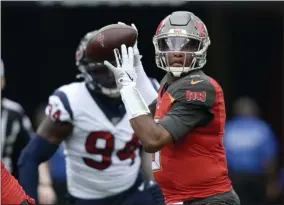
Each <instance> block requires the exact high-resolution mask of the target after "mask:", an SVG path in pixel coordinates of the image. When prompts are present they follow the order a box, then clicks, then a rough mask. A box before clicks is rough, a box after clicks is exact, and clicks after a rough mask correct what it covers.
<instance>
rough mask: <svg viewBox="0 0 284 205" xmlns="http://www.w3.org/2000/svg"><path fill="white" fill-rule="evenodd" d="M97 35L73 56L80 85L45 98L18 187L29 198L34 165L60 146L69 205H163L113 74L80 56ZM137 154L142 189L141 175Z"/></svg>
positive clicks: (21, 166) (86, 39)
mask: <svg viewBox="0 0 284 205" xmlns="http://www.w3.org/2000/svg"><path fill="white" fill-rule="evenodd" d="M101 30H103V28H102V29H100V30H99V31H94V32H90V33H88V34H86V35H85V36H84V38H83V39H82V40H81V42H80V45H79V47H78V50H77V52H76V65H77V66H78V69H79V71H80V72H81V74H82V77H84V79H85V81H84V82H76V83H71V84H69V85H64V86H62V87H60V88H59V89H57V90H56V91H55V92H54V93H53V94H52V95H51V96H50V97H49V105H48V107H47V108H46V114H47V117H46V119H45V120H44V121H43V122H42V124H41V125H40V126H39V128H38V130H37V136H35V137H34V138H33V140H31V142H30V143H29V144H28V146H27V147H26V148H25V150H24V152H23V154H22V155H21V158H20V161H19V170H20V182H21V183H22V184H23V186H24V188H25V190H26V191H27V193H33V194H34V193H35V192H36V190H35V189H36V186H35V185H36V176H37V167H38V165H39V164H40V163H41V162H43V161H46V160H48V159H49V158H50V157H51V156H52V155H53V153H54V152H55V151H56V150H57V148H58V146H59V144H60V143H61V142H62V141H63V143H64V145H65V154H66V164H67V167H66V171H67V185H68V191H69V193H70V195H71V196H70V199H71V200H70V204H79V205H82V204H96V205H105V204H112V205H132V204H137V205H139V204H141V205H144V204H161V205H162V204H164V203H165V202H164V198H163V194H162V191H161V190H160V188H159V187H158V185H156V184H155V183H154V182H153V181H152V180H153V178H154V177H153V174H152V169H151V155H149V154H146V153H145V152H143V151H141V144H140V143H139V141H138V139H137V138H136V137H135V136H134V133H133V130H132V128H131V125H130V123H129V121H128V118H127V117H126V116H125V108H124V106H123V103H122V101H121V97H120V93H119V90H118V89H117V86H116V83H115V78H114V75H113V73H112V72H111V71H110V70H109V69H108V68H107V67H106V66H104V65H103V62H95V61H93V60H91V59H93V56H88V54H87V52H85V51H86V50H87V48H88V46H89V42H90V40H91V39H92V38H93V37H94V36H95V35H99V34H100V32H101ZM105 38H106V37H105ZM104 40H106V39H104ZM148 81H149V80H148ZM149 82H150V81H149ZM141 152H142V155H143V156H144V157H145V158H144V159H143V163H142V164H144V165H145V166H144V167H143V168H144V169H143V171H144V172H146V176H148V182H147V183H145V182H144V180H143V178H142V176H141V174H140V166H141V157H140V154H141ZM147 160H148V161H147ZM147 168H148V169H147Z"/></svg>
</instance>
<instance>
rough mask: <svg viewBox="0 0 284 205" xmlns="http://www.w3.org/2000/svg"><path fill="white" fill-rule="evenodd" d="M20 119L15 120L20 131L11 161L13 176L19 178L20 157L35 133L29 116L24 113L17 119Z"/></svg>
mask: <svg viewBox="0 0 284 205" xmlns="http://www.w3.org/2000/svg"><path fill="white" fill-rule="evenodd" d="M17 118H18V119H15V120H17V121H18V122H19V125H20V129H19V132H18V133H17V136H16V141H15V143H14V144H13V150H14V152H13V153H12V156H11V159H12V165H13V169H12V170H13V175H14V176H15V177H16V178H18V167H17V162H18V159H19V157H20V154H21V152H22V150H23V149H24V148H25V146H26V145H27V144H28V143H29V141H30V137H31V134H32V132H33V129H32V124H31V121H30V119H29V118H28V116H27V115H26V114H25V113H24V112H22V113H21V114H20V115H18V117H17Z"/></svg>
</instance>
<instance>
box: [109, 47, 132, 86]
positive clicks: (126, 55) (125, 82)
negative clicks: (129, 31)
mask: <svg viewBox="0 0 284 205" xmlns="http://www.w3.org/2000/svg"><path fill="white" fill-rule="evenodd" d="M114 56H115V60H116V65H117V67H115V66H114V65H112V64H111V63H110V62H108V61H104V65H105V66H107V67H108V68H109V69H110V70H111V71H112V72H113V73H114V76H115V79H116V84H117V87H118V89H119V90H121V89H122V88H123V87H126V86H135V85H136V78H137V76H136V72H135V69H134V53H133V48H132V47H129V48H128V49H127V48H126V46H125V45H124V44H123V45H121V56H120V53H119V51H118V49H114Z"/></svg>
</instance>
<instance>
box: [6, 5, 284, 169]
mask: <svg viewBox="0 0 284 205" xmlns="http://www.w3.org/2000/svg"><path fill="white" fill-rule="evenodd" d="M78 2H79V1H78ZM93 3H94V2H93ZM140 3H141V2H140ZM150 4H151V3H149V2H148V3H144V4H143V5H142V6H141V5H139V3H137V4H135V5H132V6H129V5H127V3H126V4H124V5H119V3H117V5H112V6H107V5H106V4H104V5H96V6H94V5H89V6H88V5H87V4H84V3H83V1H80V6H78V5H74V4H72V5H64V3H60V2H53V3H37V2H1V21H2V22H1V57H2V59H3V61H4V64H5V69H6V70H5V72H6V80H7V87H6V89H5V92H4V95H5V96H7V97H9V98H11V99H13V100H15V101H17V102H19V103H21V104H22V105H23V107H24V109H25V110H26V112H27V114H28V115H29V116H32V115H33V112H34V111H35V109H36V107H37V106H38V105H39V104H40V103H42V102H45V101H46V100H47V97H48V95H49V94H50V93H52V91H53V90H54V89H55V88H57V87H59V86H60V85H62V84H65V83H68V82H71V81H73V80H74V79H75V76H76V74H77V70H76V67H75V60H74V58H75V50H76V47H77V45H78V43H79V40H80V38H81V37H82V36H83V35H84V34H85V33H86V32H88V31H90V30H94V29H96V28H98V27H101V26H104V25H106V24H111V23H116V22H117V21H122V22H125V23H127V24H129V23H135V25H136V26H137V27H138V29H139V48H140V51H141V53H142V54H143V56H144V57H143V63H144V68H145V70H146V72H147V73H148V75H149V76H151V77H156V78H157V79H158V80H160V79H161V78H162V77H163V75H164V73H163V71H162V70H160V69H158V68H156V65H155V61H154V47H153V44H152V37H153V34H154V32H155V30H156V27H157V25H158V24H159V22H160V21H161V19H163V17H165V16H166V15H168V14H169V13H170V12H172V11H174V10H189V11H192V12H194V13H195V14H196V15H197V16H199V17H200V18H201V19H202V20H203V21H204V22H205V24H206V25H207V28H208V30H209V34H210V37H211V41H212V45H211V46H210V49H209V54H208V63H207V66H206V69H205V72H206V73H207V74H209V75H211V76H213V77H214V78H216V79H217V80H218V81H219V82H220V84H221V85H222V86H223V88H224V92H225V100H226V106H227V113H228V119H230V118H231V117H232V111H231V106H232V103H233V102H234V100H236V99H237V98H238V97H240V96H242V95H248V96H250V97H252V98H254V99H255V100H256V101H257V103H258V104H259V106H260V108H261V111H262V117H263V118H264V119H265V120H266V121H267V122H269V123H270V124H271V126H272V128H273V130H274V131H275V133H276V136H277V137H278V138H279V145H280V147H281V152H280V153H279V164H280V165H282V166H283V162H284V159H283V156H284V153H283V144H284V142H283V141H284V140H283V134H284V133H283V130H284V128H283V103H284V102H283V93H284V89H283V87H284V78H283V76H284V72H283V70H284V65H283V62H284V60H283V59H284V58H283V57H284V53H283V46H284V43H283V37H284V28H283V24H284V23H283V22H284V6H283V2H282V3H281V2H273V3H272V2H257V3H252V2H234V3H233V2H219V3H213V2H187V3H176V5H158V3H157V4H156V5H155V6H151V5H150ZM161 4H162V3H161ZM149 5H150V6H149ZM281 144H282V146H281Z"/></svg>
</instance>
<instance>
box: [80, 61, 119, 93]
mask: <svg viewBox="0 0 284 205" xmlns="http://www.w3.org/2000/svg"><path fill="white" fill-rule="evenodd" d="M78 69H79V71H80V72H81V74H80V77H83V78H84V79H85V82H86V83H87V84H88V86H89V88H90V89H92V90H94V91H95V92H100V93H102V94H104V95H106V96H108V97H110V98H117V97H120V92H119V89H118V88H117V85H116V82H115V77H114V74H113V72H112V71H111V70H109V68H107V67H106V66H105V65H103V64H102V63H88V64H86V65H82V64H81V65H79V66H78Z"/></svg>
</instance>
